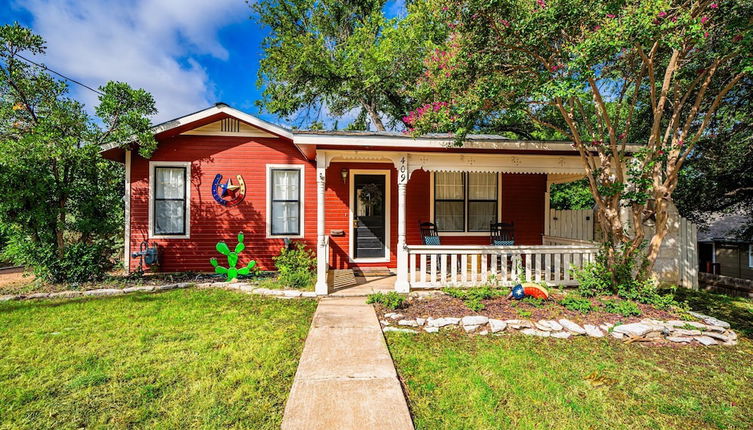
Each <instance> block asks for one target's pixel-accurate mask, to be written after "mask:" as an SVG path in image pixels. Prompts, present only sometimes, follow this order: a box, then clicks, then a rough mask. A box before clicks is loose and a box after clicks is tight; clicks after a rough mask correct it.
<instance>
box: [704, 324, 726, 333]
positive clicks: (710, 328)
mask: <svg viewBox="0 0 753 430" xmlns="http://www.w3.org/2000/svg"><path fill="white" fill-rule="evenodd" d="M706 330H707V331H715V332H719V333H724V332H725V331H727V329H726V328H724V327H722V326H718V325H710V326H708V327H706Z"/></svg>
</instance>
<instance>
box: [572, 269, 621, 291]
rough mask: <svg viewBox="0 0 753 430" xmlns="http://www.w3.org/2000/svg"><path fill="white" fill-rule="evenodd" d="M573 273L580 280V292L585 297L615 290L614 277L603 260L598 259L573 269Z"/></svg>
mask: <svg viewBox="0 0 753 430" xmlns="http://www.w3.org/2000/svg"><path fill="white" fill-rule="evenodd" d="M571 274H572V276H573V277H574V278H575V280H577V281H578V294H580V295H581V296H583V297H596V296H601V295H605V294H611V293H612V292H613V284H612V279H611V277H610V274H609V271H608V270H607V268H606V266H605V264H604V263H603V262H599V261H597V262H594V263H588V264H585V265H583V267H581V268H574V269H571Z"/></svg>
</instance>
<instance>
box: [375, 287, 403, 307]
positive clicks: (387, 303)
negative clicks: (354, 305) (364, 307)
mask: <svg viewBox="0 0 753 430" xmlns="http://www.w3.org/2000/svg"><path fill="white" fill-rule="evenodd" d="M366 303H369V304H372V303H379V304H381V305H382V306H384V307H387V308H390V309H393V310H394V309H400V308H403V307H405V297H403V296H401V295H400V294H398V293H397V292H396V291H390V292H389V293H382V292H377V293H373V294H369V296H368V298H367V299H366Z"/></svg>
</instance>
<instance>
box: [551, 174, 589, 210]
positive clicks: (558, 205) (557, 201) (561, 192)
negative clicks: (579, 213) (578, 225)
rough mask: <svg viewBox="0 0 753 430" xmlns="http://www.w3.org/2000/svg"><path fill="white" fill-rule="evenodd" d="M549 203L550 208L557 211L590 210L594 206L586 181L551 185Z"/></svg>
mask: <svg viewBox="0 0 753 430" xmlns="http://www.w3.org/2000/svg"><path fill="white" fill-rule="evenodd" d="M550 202H551V208H552V209H557V210H577V209H591V208H593V207H594V204H595V202H594V197H593V194H591V189H590V188H589V187H588V180H587V179H581V180H578V181H573V182H566V183H564V184H552V189H551V192H550Z"/></svg>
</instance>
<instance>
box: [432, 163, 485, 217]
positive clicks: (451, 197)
mask: <svg viewBox="0 0 753 430" xmlns="http://www.w3.org/2000/svg"><path fill="white" fill-rule="evenodd" d="M498 189H499V175H498V174H496V173H481V172H469V173H463V172H437V173H435V174H434V223H435V224H436V225H437V230H438V231H440V232H488V231H489V224H490V223H492V222H496V221H497V211H498V205H499V203H498V198H497V196H498V195H499V192H498Z"/></svg>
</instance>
